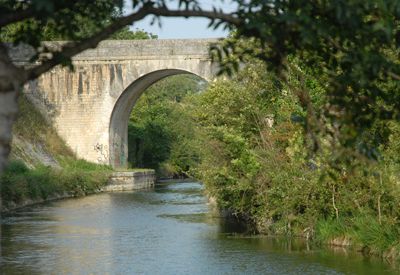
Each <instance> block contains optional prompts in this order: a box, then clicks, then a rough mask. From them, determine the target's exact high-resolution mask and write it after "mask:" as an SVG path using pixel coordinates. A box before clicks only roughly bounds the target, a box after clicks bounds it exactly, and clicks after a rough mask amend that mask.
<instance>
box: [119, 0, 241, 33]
mask: <svg viewBox="0 0 400 275" xmlns="http://www.w3.org/2000/svg"><path fill="white" fill-rule="evenodd" d="M199 2H200V3H201V7H202V8H203V9H204V10H207V9H210V10H211V7H212V6H216V7H218V8H222V9H223V10H224V12H230V11H233V10H234V8H235V5H234V4H232V2H231V1H229V0H225V1H221V0H219V1H218V0H214V1H213V0H202V1H199ZM172 7H173V6H171V8H172ZM130 12H132V8H131V7H130V6H129V1H128V0H127V1H126V4H125V13H126V14H128V13H130ZM208 23H209V20H207V19H203V18H189V19H185V18H162V27H161V28H160V27H159V26H158V24H157V23H156V24H154V25H151V17H146V18H145V19H144V20H142V21H140V22H137V23H135V24H134V25H133V26H132V27H131V29H133V30H134V29H143V30H145V31H147V32H150V33H152V34H156V35H158V38H160V39H174V38H177V39H184V38H221V37H226V36H227V35H228V31H224V30H223V29H222V28H219V29H216V30H213V29H210V28H207V25H208Z"/></svg>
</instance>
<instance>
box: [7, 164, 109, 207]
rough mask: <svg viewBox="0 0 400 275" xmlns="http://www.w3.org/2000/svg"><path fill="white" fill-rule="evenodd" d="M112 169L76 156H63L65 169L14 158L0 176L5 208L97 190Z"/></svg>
mask: <svg viewBox="0 0 400 275" xmlns="http://www.w3.org/2000/svg"><path fill="white" fill-rule="evenodd" d="M111 171H112V170H111V169H110V168H108V167H106V166H98V165H93V164H91V163H88V162H86V161H82V160H75V159H69V160H63V167H62V169H55V168H52V167H49V166H44V165H38V166H37V167H35V168H33V169H30V168H28V167H27V166H26V165H25V164H24V163H23V162H21V161H11V162H10V164H9V165H8V167H7V169H6V171H5V172H4V174H3V175H2V176H1V177H0V182H1V196H2V202H3V208H4V209H12V208H15V207H18V206H21V205H24V204H26V203H27V202H28V203H29V202H40V201H45V200H48V199H52V198H57V197H75V196H83V195H87V194H91V193H95V192H97V191H99V190H100V188H101V187H102V186H104V185H105V184H106V183H107V181H108V178H109V176H110V173H111Z"/></svg>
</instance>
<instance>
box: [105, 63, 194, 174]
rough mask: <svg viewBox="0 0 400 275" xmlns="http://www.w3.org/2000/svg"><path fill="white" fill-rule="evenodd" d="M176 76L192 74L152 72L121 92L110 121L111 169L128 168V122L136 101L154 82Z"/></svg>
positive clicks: (164, 71)
mask: <svg viewBox="0 0 400 275" xmlns="http://www.w3.org/2000/svg"><path fill="white" fill-rule="evenodd" d="M178 74H193V73H191V72H188V71H185V70H178V69H165V70H158V71H154V72H151V73H148V74H146V75H144V76H142V77H140V78H138V79H137V80H135V81H134V82H133V83H132V84H130V85H129V86H128V87H127V88H126V89H125V90H124V91H123V92H122V94H121V96H120V97H119V98H118V100H117V102H116V104H115V106H114V109H113V111H112V114H111V120H110V128H109V131H110V132H109V138H110V141H109V150H110V165H111V166H112V167H115V168H118V167H121V168H126V167H127V166H128V122H129V117H130V113H131V111H132V108H133V106H134V105H135V103H136V101H137V100H138V99H139V97H140V96H141V95H142V94H143V92H144V91H145V90H146V89H147V88H148V87H149V86H151V85H152V84H154V83H155V82H157V81H159V80H161V79H163V78H165V77H168V76H172V75H178Z"/></svg>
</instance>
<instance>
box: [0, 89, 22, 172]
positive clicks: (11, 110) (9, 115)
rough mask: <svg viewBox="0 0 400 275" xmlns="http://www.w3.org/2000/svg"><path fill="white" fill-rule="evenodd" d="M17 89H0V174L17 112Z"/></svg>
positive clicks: (8, 151)
mask: <svg viewBox="0 0 400 275" xmlns="http://www.w3.org/2000/svg"><path fill="white" fill-rule="evenodd" d="M17 94H18V93H17V91H7V92H5V91H0V174H1V173H2V172H3V170H4V167H5V165H6V163H7V159H8V155H9V154H10V144H11V137H12V134H11V133H12V126H13V124H14V121H15V118H16V116H17V112H18V103H17Z"/></svg>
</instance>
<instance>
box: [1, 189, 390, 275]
mask: <svg viewBox="0 0 400 275" xmlns="http://www.w3.org/2000/svg"><path fill="white" fill-rule="evenodd" d="M242 231H243V228H241V227H240V226H239V225H238V224H236V223H235V222H233V221H231V220H226V219H223V218H221V217H219V215H218V213H217V212H216V211H215V210H213V209H212V206H210V205H208V204H207V198H206V197H205V196H204V194H203V187H202V185H201V184H200V183H197V182H185V183H179V182H170V183H163V184H159V185H157V187H156V188H155V189H154V190H147V191H139V192H121V193H102V194H98V195H92V196H88V197H83V198H78V199H68V200H61V201H56V202H51V203H46V204H43V205H38V206H34V207H29V208H24V209H22V210H20V211H18V212H14V213H13V214H10V215H6V216H3V218H2V225H1V253H2V257H1V267H0V273H1V274H396V272H395V270H394V269H393V268H392V267H390V266H389V265H386V264H385V263H383V262H381V261H380V260H378V259H374V258H369V259H367V258H363V257H361V256H360V255H359V254H357V253H352V252H349V251H345V250H341V249H336V250H332V249H322V248H315V247H312V246H310V245H307V244H306V243H305V242H304V241H300V240H292V241H289V240H284V239H277V238H267V237H255V236H248V235H244V234H241V232H242Z"/></svg>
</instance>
